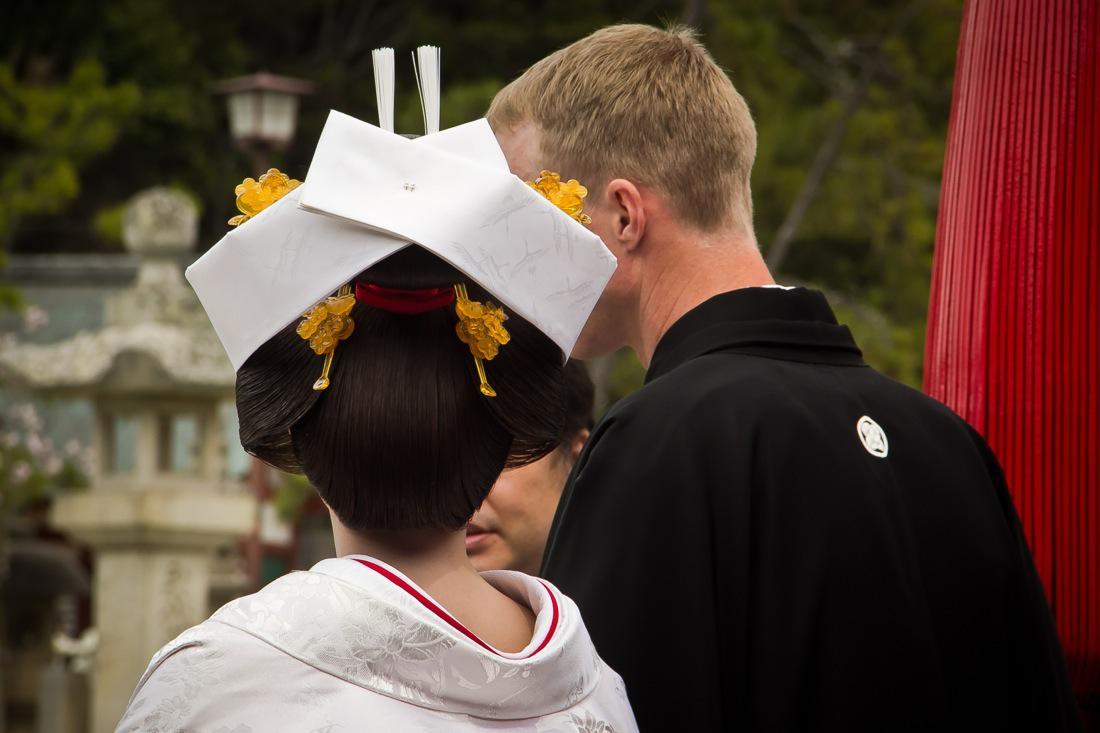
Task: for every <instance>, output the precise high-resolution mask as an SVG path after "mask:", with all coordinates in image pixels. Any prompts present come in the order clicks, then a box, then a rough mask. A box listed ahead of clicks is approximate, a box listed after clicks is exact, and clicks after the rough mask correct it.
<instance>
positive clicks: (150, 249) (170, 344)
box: [0, 188, 234, 396]
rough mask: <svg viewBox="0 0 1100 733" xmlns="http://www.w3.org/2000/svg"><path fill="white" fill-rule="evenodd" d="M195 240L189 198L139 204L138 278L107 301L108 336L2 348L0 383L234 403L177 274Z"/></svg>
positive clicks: (207, 329) (137, 200) (222, 365)
mask: <svg viewBox="0 0 1100 733" xmlns="http://www.w3.org/2000/svg"><path fill="white" fill-rule="evenodd" d="M197 234H198V211H197V210H196V208H195V205H194V204H193V203H192V202H191V201H190V200H189V199H188V198H187V196H185V195H184V194H182V193H180V192H179V191H175V190H172V189H168V188H153V189H149V190H147V191H144V192H142V193H140V194H138V195H137V196H135V197H134V198H133V199H132V200H131V201H130V203H129V205H128V206H127V208H126V212H125V216H124V219H123V242H124V244H125V245H126V248H127V249H128V250H129V251H130V252H131V253H133V254H134V255H136V256H137V258H138V259H139V262H140V265H139V269H138V274H137V278H136V281H135V283H134V284H133V285H132V286H131V287H129V288H127V289H125V290H123V291H121V292H119V293H116V294H115V295H113V296H110V297H109V298H108V300H107V303H106V310H105V314H104V316H105V318H104V327H103V328H102V329H99V330H97V331H84V332H81V333H79V334H77V335H76V336H74V337H72V338H70V339H66V340H64V341H58V342H55V343H50V344H27V343H16V344H14V345H12V346H10V347H9V348H5V349H4V351H3V352H2V353H0V377H2V378H6V379H9V380H11V381H13V382H16V383H18V384H20V385H22V386H25V387H27V388H29V389H32V390H35V391H39V392H49V393H54V394H57V393H72V394H81V395H87V396H92V395H96V394H111V395H121V394H129V395H142V394H150V393H165V392H170V393H172V394H181V395H193V396H194V395H197V394H207V395H210V396H215V395H225V394H229V393H231V392H232V389H233V383H234V372H233V368H232V366H231V365H230V363H229V359H228V358H227V357H226V355H225V352H224V350H223V349H222V346H221V344H220V343H219V342H218V338H217V336H216V335H215V333H214V330H213V328H212V327H211V326H210V323H209V321H208V320H207V318H206V314H205V313H204V312H203V310H202V307H201V306H200V304H199V302H198V299H197V298H196V297H195V294H194V292H193V291H192V290H191V288H190V287H189V286H188V285H187V283H186V282H185V281H184V279H183V276H182V272H181V267H180V264H181V260H182V259H183V258H185V257H186V256H187V255H188V254H189V253H191V252H193V250H194V245H195V241H196V239H197Z"/></svg>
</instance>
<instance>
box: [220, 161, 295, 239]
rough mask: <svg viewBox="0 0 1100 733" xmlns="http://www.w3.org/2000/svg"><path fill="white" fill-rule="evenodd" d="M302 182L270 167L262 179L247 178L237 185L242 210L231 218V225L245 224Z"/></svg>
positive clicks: (239, 206) (236, 190)
mask: <svg viewBox="0 0 1100 733" xmlns="http://www.w3.org/2000/svg"><path fill="white" fill-rule="evenodd" d="M301 185H302V182H301V181H298V180H295V179H293V178H291V177H290V176H288V175H287V174H286V173H283V172H282V171H280V170H279V169H278V168H269V169H268V171H267V173H264V174H263V175H262V176H260V180H258V181H257V180H256V179H254V178H246V179H244V180H243V181H241V183H239V184H238V185H237V188H236V189H234V191H233V192H234V193H235V194H237V209H238V210H239V211H240V212H241V213H240V214H237V215H236V216H234V217H233V218H232V219H230V220H229V224H230V226H237V225H239V224H243V223H245V222H246V221H248V220H249V219H251V218H252V217H254V216H256V214H259V213H260V212H261V211H263V210H264V209H266V208H267V207H268V206H271V205H272V204H273V203H275V202H276V201H278V200H279V199H281V198H282V197H283V196H286V195H287V194H288V193H290V192H291V191H293V190H294V189H296V188H298V186H301Z"/></svg>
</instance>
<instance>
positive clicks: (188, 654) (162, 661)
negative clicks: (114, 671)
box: [115, 626, 221, 733]
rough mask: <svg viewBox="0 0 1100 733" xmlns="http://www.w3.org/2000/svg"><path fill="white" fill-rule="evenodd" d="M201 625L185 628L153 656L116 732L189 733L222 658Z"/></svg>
mask: <svg viewBox="0 0 1100 733" xmlns="http://www.w3.org/2000/svg"><path fill="white" fill-rule="evenodd" d="M206 637H207V634H206V633H204V629H203V627H202V626H196V627H194V628H192V629H188V630H187V631H185V632H184V633H183V634H181V635H180V636H179V637H177V638H176V639H175V640H173V641H171V642H169V643H168V644H166V645H165V646H164V647H163V648H162V649H161V650H160V651H158V652H157V653H156V654H154V655H153V658H152V660H150V662H149V666H148V668H146V670H145V674H143V675H142V676H141V679H140V680H138V683H137V687H136V688H135V689H134V692H133V694H132V695H131V696H130V702H129V703H128V704H127V705H126V712H125V713H124V714H123V716H122V720H120V721H119V723H118V726H117V728H116V729H115V733H137V732H138V731H140V732H141V733H161V732H164V733H167V731H177V730H191V729H192V726H191V725H189V724H188V723H189V721H191V720H193V719H194V713H195V712H196V710H195V708H196V707H197V704H198V703H199V702H200V699H199V698H200V696H201V695H202V694H203V692H209V687H208V685H209V684H210V683H211V682H212V681H213V680H211V676H212V675H214V674H216V673H217V671H218V669H219V667H220V666H221V665H220V664H219V663H218V662H219V657H220V656H221V655H220V654H219V653H218V652H217V651H216V650H215V649H213V646H212V645H211V644H209V643H208V639H207V638H206Z"/></svg>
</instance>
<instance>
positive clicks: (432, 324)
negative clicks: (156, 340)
mask: <svg viewBox="0 0 1100 733" xmlns="http://www.w3.org/2000/svg"><path fill="white" fill-rule="evenodd" d="M355 280H356V281H357V282H369V283H374V284H376V285H380V286H382V287H386V288H409V289H419V288H432V287H448V286H451V285H453V284H455V283H465V284H466V287H467V289H468V291H469V295H470V298H471V299H473V300H480V301H486V300H494V302H497V301H496V300H495V299H494V298H492V296H490V295H489V294H488V293H486V292H485V290H484V289H482V288H481V287H480V286H478V285H477V284H476V283H474V282H473V281H471V280H470V279H469V278H467V277H466V276H465V275H463V274H461V273H459V272H458V271H457V270H456V269H454V268H453V267H451V266H450V265H448V264H447V263H445V262H443V261H442V260H440V259H438V258H437V257H435V256H434V255H431V254H430V253H428V252H426V251H425V250H423V249H421V248H419V247H416V246H410V247H407V248H406V249H404V250H402V251H401V252H399V253H397V254H395V255H393V256H392V257H389V258H387V259H386V260H383V261H382V262H380V263H378V264H377V265H375V266H373V267H371V268H370V269H368V270H366V271H364V272H362V273H360V274H359V275H358V276H357V277H356V278H355ZM351 317H352V319H353V320H354V321H355V331H354V333H353V334H352V335H351V336H350V337H349V338H348V339H347V340H345V341H341V342H340V343H339V345H338V346H337V348H336V356H335V360H334V362H333V366H332V383H331V385H330V386H329V387H328V389H326V390H324V391H321V392H315V391H314V390H313V389H312V385H313V382H314V381H315V380H316V379H317V377H318V375H319V374H320V370H321V364H322V361H323V360H322V358H321V357H319V356H317V355H316V354H314V353H313V352H312V351H311V350H310V349H309V347H308V345H307V344H306V342H305V341H304V340H303V339H301V338H300V337H299V336H298V334H297V333H296V332H295V329H296V328H297V323H298V322H297V321H295V322H294V323H291V324H290V325H288V326H287V327H286V328H284V329H283V330H282V331H280V332H279V333H277V334H276V335H275V336H273V337H272V338H271V339H269V340H268V341H267V342H266V343H264V344H263V345H262V346H261V347H260V348H259V349H257V350H256V352H255V353H254V354H252V356H251V357H249V358H248V360H247V361H246V362H245V363H244V365H243V366H242V367H241V368H240V370H239V371H238V372H237V412H238V416H239V419H240V434H241V443H242V444H243V445H244V448H245V450H247V451H248V452H249V453H251V454H252V455H254V456H257V457H258V458H260V459H261V460H263V461H265V462H267V463H269V464H271V465H272V466H275V467H276V468H279V469H281V470H283V471H287V472H291V473H304V474H305V475H306V477H307V478H308V479H309V481H310V483H312V484H313V486H314V487H316V489H317V491H318V493H320V495H321V498H322V499H324V501H325V503H326V504H328V505H329V507H331V508H332V510H333V511H334V512H335V513H336V515H337V516H338V517H339V518H340V521H341V522H343V523H344V524H345V525H347V526H348V527H349V528H351V529H353V530H357V531H363V530H367V529H397V528H423V527H440V528H446V529H458V528H461V527H462V526H463V525H464V524H465V523H466V522H467V521H469V519H470V517H471V516H472V515H473V513H474V511H475V510H476V509H477V507H478V506H479V505H480V504H481V502H482V500H483V499H484V498H485V495H486V494H488V493H489V490H490V489H491V488H492V486H493V482H494V481H495V480H496V478H497V476H498V475H499V474H500V472H501V471H502V470H503V469H504V468H505V467H509V468H511V467H514V466H520V465H524V464H526V463H530V462H531V461H534V460H537V459H538V458H541V457H542V456H544V455H546V454H547V453H549V452H550V451H552V450H553V449H554V448H555V447H556V446H557V445H558V444H559V443H560V442H561V439H562V429H563V424H564V412H565V410H564V407H563V405H564V403H565V400H564V399H563V389H562V385H563V376H562V360H561V350H560V349H559V348H558V347H557V346H556V345H555V344H554V343H553V342H552V341H551V340H550V339H549V338H547V337H546V336H545V335H544V334H543V333H542V332H540V331H539V330H538V329H536V328H535V327H534V326H532V325H531V324H530V323H528V322H527V321H525V320H523V319H522V318H521V317H519V316H518V315H516V314H514V313H511V312H509V313H508V320H507V322H506V323H505V327H506V328H507V329H508V331H509V332H510V333H511V336H512V339H511V341H510V342H509V343H508V344H507V345H505V346H502V347H501V349H500V353H499V354H498V355H497V357H496V358H495V359H493V360H492V361H490V362H486V365H485V366H486V370H487V371H488V376H489V382H490V383H491V384H492V386H493V388H494V389H495V390H496V392H497V396H496V397H494V398H487V397H484V396H482V395H481V393H480V391H479V390H478V379H477V372H476V370H475V367H474V360H473V358H472V357H471V355H470V350H469V348H468V347H467V346H466V345H465V344H463V343H462V342H461V341H459V339H458V336H457V335H456V334H455V323H456V316H455V312H454V307H453V306H450V307H445V308H438V309H436V310H432V311H428V312H427V313H422V314H419V315H399V314H394V313H390V312H388V311H385V310H381V309H378V308H374V307H371V306H368V305H365V304H363V303H358V302H357V303H356V304H355V306H354V308H353V309H352V312H351Z"/></svg>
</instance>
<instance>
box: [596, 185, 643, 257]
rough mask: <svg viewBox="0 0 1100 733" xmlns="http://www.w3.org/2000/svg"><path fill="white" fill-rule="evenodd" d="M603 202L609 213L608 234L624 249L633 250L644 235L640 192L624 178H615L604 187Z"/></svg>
mask: <svg viewBox="0 0 1100 733" xmlns="http://www.w3.org/2000/svg"><path fill="white" fill-rule="evenodd" d="M604 203H605V206H606V207H607V210H608V212H609V213H610V215H611V216H610V222H609V223H610V232H609V234H610V235H611V236H612V237H614V238H615V240H616V242H617V243H618V245H619V246H620V247H621V248H622V249H623V250H624V251H626V252H631V251H633V250H634V249H635V248H637V247H638V245H639V244H640V243H641V241H642V237H644V236H645V227H646V210H645V203H644V199H643V196H642V192H641V191H639V190H638V187H637V186H635V185H634V184H633V183H631V182H630V181H628V180H626V179H625V178H615V179H613V180H611V181H609V182H608V184H607V187H606V188H605V189H604Z"/></svg>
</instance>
